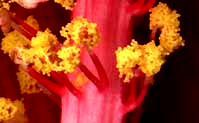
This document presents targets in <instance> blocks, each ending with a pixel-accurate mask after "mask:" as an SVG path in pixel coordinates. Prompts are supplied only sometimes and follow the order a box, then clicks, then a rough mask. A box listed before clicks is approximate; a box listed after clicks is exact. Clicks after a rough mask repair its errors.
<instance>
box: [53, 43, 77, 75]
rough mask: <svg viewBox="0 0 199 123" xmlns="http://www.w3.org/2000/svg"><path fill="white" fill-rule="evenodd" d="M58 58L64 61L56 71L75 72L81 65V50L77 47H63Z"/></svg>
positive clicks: (58, 53)
mask: <svg viewBox="0 0 199 123" xmlns="http://www.w3.org/2000/svg"><path fill="white" fill-rule="evenodd" d="M57 55H58V58H59V59H61V60H62V61H61V62H59V64H58V66H59V67H56V68H55V70H56V71H64V72H65V73H71V72H74V70H75V68H76V67H77V65H78V64H79V63H80V49H79V48H78V47H76V46H70V47H62V48H61V49H60V50H59V51H58V52H57Z"/></svg>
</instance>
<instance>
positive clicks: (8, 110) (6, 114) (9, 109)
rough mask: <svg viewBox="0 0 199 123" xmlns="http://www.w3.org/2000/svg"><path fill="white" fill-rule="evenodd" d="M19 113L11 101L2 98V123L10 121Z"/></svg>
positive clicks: (0, 107) (0, 99) (0, 108)
mask: <svg viewBox="0 0 199 123" xmlns="http://www.w3.org/2000/svg"><path fill="white" fill-rule="evenodd" d="M16 112H17V107H16V106H15V105H14V104H13V102H12V101H11V100H10V99H6V98H4V97H0V122H2V121H6V120H10V119H12V118H13V117H14V115H15V114H16Z"/></svg>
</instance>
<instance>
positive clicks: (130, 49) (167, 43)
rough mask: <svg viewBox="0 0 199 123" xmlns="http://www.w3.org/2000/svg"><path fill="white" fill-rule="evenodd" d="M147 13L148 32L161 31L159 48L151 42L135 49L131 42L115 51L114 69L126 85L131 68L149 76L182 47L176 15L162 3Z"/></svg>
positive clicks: (134, 43)
mask: <svg viewBox="0 0 199 123" xmlns="http://www.w3.org/2000/svg"><path fill="white" fill-rule="evenodd" d="M150 12H151V14H150V29H151V30H154V29H157V28H159V29H160V30H161V34H160V37H159V40H160V44H159V45H158V46H156V44H155V42H154V41H153V40H152V41H150V42H149V43H147V44H144V45H139V44H138V43H137V42H136V41H135V40H132V43H131V45H128V46H126V47H124V48H121V47H119V48H118V49H117V50H116V52H115V53H116V61H117V65H116V68H117V69H118V71H119V73H120V75H119V77H120V78H124V82H129V80H130V79H131V78H133V76H134V75H133V74H134V73H133V72H134V71H133V68H138V69H140V70H141V71H142V72H143V73H145V75H146V76H148V77H150V76H153V75H154V74H156V73H158V72H159V71H160V69H161V66H162V64H163V63H165V57H166V56H167V55H169V54H170V53H171V52H173V51H174V50H175V49H178V48H179V47H180V46H184V40H183V39H182V37H181V36H180V28H179V25H180V22H179V20H178V17H180V15H179V14H177V13H176V11H172V10H171V9H170V8H169V7H168V6H167V5H166V4H163V3H159V4H158V6H156V7H154V8H152V9H151V10H150Z"/></svg>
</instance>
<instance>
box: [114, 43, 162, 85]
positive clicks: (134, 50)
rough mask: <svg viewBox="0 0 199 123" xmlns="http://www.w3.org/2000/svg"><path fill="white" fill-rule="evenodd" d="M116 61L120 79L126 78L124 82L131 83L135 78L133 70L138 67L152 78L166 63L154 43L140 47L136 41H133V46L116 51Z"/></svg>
mask: <svg viewBox="0 0 199 123" xmlns="http://www.w3.org/2000/svg"><path fill="white" fill-rule="evenodd" d="M116 61H117V65H116V67H117V69H118V70H119V73H120V76H119V77H120V78H123V77H124V82H129V80H130V79H131V78H132V77H133V76H134V73H133V68H136V67H138V68H139V69H140V70H142V71H143V72H144V73H145V74H146V75H147V76H152V75H154V74H156V73H157V72H158V71H159V70H160V68H161V65H162V64H163V63H164V59H163V57H162V56H161V52H160V50H159V49H158V47H156V45H155V42H154V41H151V42H149V43H148V44H146V45H139V44H138V43H137V42H136V41H135V40H132V42H131V45H128V46H127V47H124V48H121V47H119V48H118V49H117V50H116Z"/></svg>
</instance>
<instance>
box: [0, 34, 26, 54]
mask: <svg viewBox="0 0 199 123" xmlns="http://www.w3.org/2000/svg"><path fill="white" fill-rule="evenodd" d="M28 45H29V41H28V39H27V38H25V37H24V36H23V35H21V34H20V33H19V32H16V31H13V32H10V33H7V34H5V37H4V38H3V39H2V42H1V50H3V52H4V53H5V54H6V53H8V54H9V55H10V54H11V52H12V50H13V49H14V48H15V47H26V46H28Z"/></svg>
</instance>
